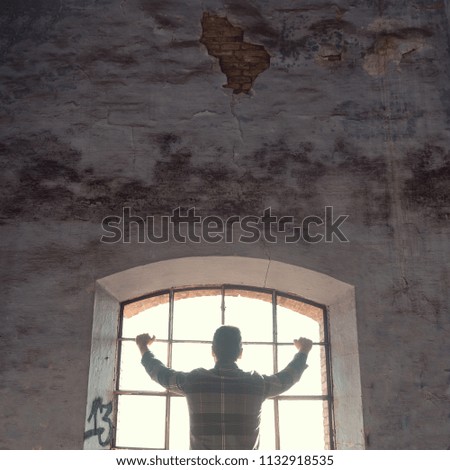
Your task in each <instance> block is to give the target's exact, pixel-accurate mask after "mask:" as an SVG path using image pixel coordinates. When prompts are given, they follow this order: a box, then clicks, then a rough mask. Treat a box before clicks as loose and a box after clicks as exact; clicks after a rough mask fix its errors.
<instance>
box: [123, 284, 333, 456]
mask: <svg viewBox="0 0 450 470" xmlns="http://www.w3.org/2000/svg"><path fill="white" fill-rule="evenodd" d="M326 320H327V319H326V311H325V310H324V309H323V308H321V307H319V306H316V305H311V304H310V303H308V302H305V301H304V300H300V299H297V298H295V297H292V296H289V295H287V294H283V293H280V292H276V291H268V290H264V291H263V290H257V289H252V288H242V287H233V286H221V287H219V288H208V289H204V288H203V289H189V290H188V289H180V290H171V291H168V292H164V293H159V294H157V295H153V296H149V297H148V298H146V299H143V300H139V301H136V302H130V303H127V304H126V305H124V306H123V314H122V322H121V335H120V338H119V344H120V348H119V363H118V371H119V373H118V377H117V380H116V396H117V401H116V405H117V416H116V426H115V429H116V432H115V440H114V442H115V446H114V447H115V448H142V449H174V450H183V449H188V448H189V414H188V410H187V404H186V400H185V399H184V398H183V397H179V396H176V395H175V394H173V393H169V392H167V391H166V390H165V389H164V388H163V387H161V386H160V385H159V384H157V383H155V382H153V381H152V380H151V379H150V377H149V376H148V375H147V373H146V372H145V370H144V368H143V367H142V365H141V364H140V353H139V351H138V348H137V347H136V344H135V342H134V338H135V337H136V335H138V334H140V333H149V334H150V335H153V334H154V335H155V336H156V338H157V341H156V342H155V343H154V344H153V345H152V347H151V351H152V352H153V353H154V354H155V356H156V357H157V358H158V359H159V360H161V361H162V362H163V363H164V364H166V365H167V366H169V367H172V368H173V369H175V370H181V371H186V372H188V371H190V370H192V369H196V368H198V367H204V368H206V369H211V368H213V367H214V360H213V357H212V355H211V345H212V337H213V334H214V332H215V330H216V329H217V328H218V327H219V326H220V325H224V324H225V325H234V326H237V327H238V328H239V329H240V330H241V333H242V340H243V343H244V345H243V350H244V351H243V356H242V359H240V360H239V361H238V366H239V367H240V368H241V369H242V370H245V371H248V370H255V371H257V372H259V373H261V374H273V373H276V372H278V371H280V370H282V369H283V368H284V367H285V366H286V365H287V364H288V363H289V362H290V361H291V360H292V358H293V356H294V354H295V353H296V349H295V347H294V346H293V344H292V343H293V339H294V338H298V337H300V336H304V337H308V338H310V339H312V340H313V342H314V346H313V348H312V350H311V352H310V354H309V356H308V365H309V367H308V369H307V370H306V371H305V372H304V374H303V376H302V378H301V380H300V382H299V383H297V384H295V385H294V386H293V387H292V388H291V389H289V390H288V391H287V392H285V393H284V394H282V395H280V396H279V397H276V398H273V399H268V400H266V401H265V402H264V404H263V410H262V422H261V442H260V449H261V450H271V449H286V450H299V449H300V450H301V449H318V450H320V449H330V448H333V441H332V436H333V433H332V419H331V417H332V396H331V390H330V388H331V386H330V379H329V377H330V374H329V367H330V365H329V359H328V358H329V343H328V338H327V333H326V332H327V323H326Z"/></svg>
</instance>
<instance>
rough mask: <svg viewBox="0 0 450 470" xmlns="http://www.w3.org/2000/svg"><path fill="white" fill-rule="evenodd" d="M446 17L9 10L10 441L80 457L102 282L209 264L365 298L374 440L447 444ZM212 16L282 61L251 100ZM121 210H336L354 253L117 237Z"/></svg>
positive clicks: (5, 334)
mask: <svg viewBox="0 0 450 470" xmlns="http://www.w3.org/2000/svg"><path fill="white" fill-rule="evenodd" d="M448 11H449V9H448V2H440V1H429V0H416V1H414V2H411V1H405V0H401V1H395V2H394V1H389V0H379V1H376V0H365V1H358V2H357V1H353V0H347V1H345V0H337V1H335V2H333V3H330V2H326V1H314V2H313V1H307V2H291V1H287V0H286V1H285V0H280V1H277V2H268V1H262V0H261V1H253V2H251V1H221V2H219V1H214V0H205V1H202V2H200V1H195V0H193V1H191V2H182V1H178V0H166V1H164V2H162V1H161V2H157V1H151V2H150V1H145V0H122V1H121V0H61V1H56V0H55V1H53V0H40V1H38V0H23V1H21V2H16V1H13V0H7V1H4V2H2V8H1V11H0V23H1V27H0V54H1V64H0V103H1V104H0V123H1V129H0V152H1V178H2V184H1V186H0V193H1V198H2V202H1V207H0V209H1V261H2V263H1V276H2V277H1V278H2V283H1V298H2V317H1V320H2V321H1V328H0V335H1V342H0V348H1V350H0V372H1V377H0V403H1V405H0V422H1V428H0V447H1V448H9V449H32V448H45V449H69V448H71V449H74V448H82V446H83V432H84V425H85V410H86V399H87V382H88V371H89V357H90V342H91V333H92V332H91V328H92V312H93V307H94V291H95V282H96V280H97V279H100V278H103V277H106V276H109V275H111V274H114V273H117V272H120V271H123V270H126V269H130V268H133V267H136V266H139V265H144V264H148V263H151V262H155V261H160V260H165V259H171V258H178V257H185V256H208V255H220V256H227V255H230V256H231V255H233V256H248V257H254V258H261V259H271V260H277V261H281V262H286V263H289V264H295V265H297V266H300V267H303V268H306V269H311V270H313V271H317V272H319V273H323V274H326V275H328V276H331V277H333V278H335V279H338V280H340V281H342V282H345V283H348V284H350V285H353V286H355V293H356V311H357V320H358V335H359V352H360V364H361V384H362V395H363V414H364V432H365V435H366V447H367V448H369V449H379V448H405V449H409V448H440V449H442V448H447V447H449V446H450V438H449V435H450V415H449V401H450V364H449V362H448V356H449V351H450V344H449V332H450V318H449V312H448V304H449V289H448V285H449V279H448V278H449V263H448V235H449V224H448V217H449V213H450V202H449V194H450V192H449V183H448V181H449V176H450V163H449V160H450V145H449V133H450V132H449V130H450V128H449V122H450V85H449V81H448V76H449V72H450V59H449V44H450V43H449V17H448ZM205 12H207V13H210V14H212V15H218V16H222V17H225V16H226V17H227V18H228V21H229V23H230V24H231V25H232V27H234V28H239V29H240V30H241V31H242V32H243V39H242V41H243V43H247V44H253V45H256V46H263V50H261V49H260V48H256V49H258V50H261V51H262V52H264V51H266V52H267V53H268V54H269V55H270V66H269V67H268V68H267V69H265V70H263V71H261V72H260V73H259V74H256V72H255V70H253V69H252V73H254V75H255V74H256V78H254V81H253V82H252V86H251V89H250V91H249V93H245V92H242V93H233V89H234V90H236V91H241V89H243V88H242V87H241V89H239V88H236V87H234V88H233V87H231V88H224V87H223V85H224V84H227V83H228V84H229V83H230V81H229V78H230V77H229V76H228V77H227V76H226V75H225V73H224V72H223V70H224V69H226V70H225V72H227V71H228V74H229V75H230V73H231V72H233V73H235V72H236V70H237V69H239V67H240V65H239V63H237V65H236V63H234V62H233V66H232V67H230V68H228V69H227V64H226V63H225V64H224V62H223V61H222V62H221V58H220V57H217V56H216V57H214V56H212V55H209V54H208V50H207V48H206V46H205V44H204V43H201V42H200V39H201V37H202V35H203V33H204V32H203V31H202V18H203V17H204V16H203V15H204V13H205ZM236 31H237V30H236ZM214 34H216V33H214ZM212 37H217V35H216V36H214V35H213V36H212ZM230 42H236V39H230V40H227V41H225V43H230ZM225 49H226V48H225ZM249 49H252V50H256V49H255V48H251V47H249ZM231 50H233V48H231ZM238 56H239V55H238ZM261 56H262V55H261ZM246 57H247V59H248V56H246V55H241V56H239V57H238V58H237V59H236V60H237V62H239V60H241V61H242V71H241V75H242V77H244V76H245V74H244V71H245V70H249V68H248V67H247V68H246V67H245V65H246V64H247V65H248V64H249V63H252V62H251V60H250V59H249V60H246ZM241 75H239V74H237V75H236V74H235V75H233V77H234V78H233V80H232V82H231V83H232V84H234V83H239V81H240V79H237V80H236V77H239V76H241ZM247 76H253V75H247ZM241 83H248V81H245V80H243V79H242V80H241ZM125 206H128V207H131V208H132V209H133V213H134V214H139V215H140V216H142V217H145V216H151V215H153V216H158V217H159V216H163V215H170V213H171V212H172V211H173V210H174V209H175V208H177V207H183V208H186V209H187V208H191V207H195V208H196V210H197V211H198V214H200V215H201V216H203V217H206V216H208V215H215V216H218V217H220V218H222V219H226V218H227V217H229V216H232V215H237V216H241V217H244V216H247V215H262V212H263V210H264V209H265V208H267V207H269V206H270V207H271V208H272V211H273V213H274V214H276V215H278V216H292V217H294V218H295V221H296V222H300V221H301V220H302V219H304V217H306V216H308V215H317V216H323V214H324V207H325V206H333V208H334V214H335V215H336V216H337V215H339V214H346V215H349V218H348V219H347V220H346V221H345V223H344V224H343V225H342V229H343V231H344V233H345V235H346V236H347V238H348V240H349V242H348V243H341V242H338V241H337V240H336V239H335V240H334V242H333V243H325V242H320V243H315V244H311V243H306V242H304V241H300V242H298V243H295V244H287V243H284V242H283V241H280V240H278V242H277V243H269V242H267V241H264V240H263V239H261V240H260V241H259V242H256V243H251V244H244V243H239V242H238V241H237V240H235V241H234V242H233V243H225V242H221V243H192V242H187V243H177V242H175V241H174V240H173V239H171V240H170V241H169V242H168V243H165V244H155V243H150V242H147V243H142V244H139V243H137V242H136V238H135V237H131V243H127V244H126V243H120V242H119V243H116V244H105V243H101V242H100V237H101V236H102V234H104V231H103V230H102V227H101V222H102V220H103V218H104V217H106V216H108V215H121V213H122V208H123V207H125Z"/></svg>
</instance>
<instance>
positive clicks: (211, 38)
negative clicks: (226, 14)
mask: <svg viewBox="0 0 450 470" xmlns="http://www.w3.org/2000/svg"><path fill="white" fill-rule="evenodd" d="M202 28H203V34H202V37H201V38H200V42H201V43H202V44H204V45H205V46H206V48H207V50H208V54H210V55H212V56H213V57H217V58H218V59H219V65H220V68H221V70H222V72H223V73H224V74H225V75H226V76H227V83H226V85H224V87H225V88H231V89H232V90H233V93H248V92H249V91H250V89H251V87H252V85H253V82H254V81H255V79H256V77H257V76H258V75H259V74H260V73H262V72H263V71H264V70H266V69H267V68H269V65H270V56H269V54H268V53H267V51H266V50H265V49H264V47H263V46H261V45H258V44H250V43H246V42H243V41H244V32H243V31H242V29H241V28H238V27H236V26H233V25H232V24H231V23H230V22H229V21H228V19H227V18H223V17H220V16H216V15H211V14H209V13H204V14H203V18H202Z"/></svg>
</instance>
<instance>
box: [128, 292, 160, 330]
mask: <svg viewBox="0 0 450 470" xmlns="http://www.w3.org/2000/svg"><path fill="white" fill-rule="evenodd" d="M150 300H153V301H154V302H155V303H156V302H159V303H160V304H157V305H156V306H154V307H151V308H145V309H144V310H142V311H140V312H139V308H138V307H145V306H148V305H151V303H150ZM143 302H144V301H139V302H135V303H133V304H129V305H126V306H125V307H124V314H123V322H122V337H123V338H135V337H136V336H137V335H139V334H141V333H148V334H149V335H151V336H153V335H155V336H156V338H157V339H167V338H168V331H169V303H168V302H169V296H168V295H163V296H158V297H154V298H151V299H147V302H146V304H143ZM162 302H165V303H162ZM135 304H136V306H135ZM136 311H138V313H136Z"/></svg>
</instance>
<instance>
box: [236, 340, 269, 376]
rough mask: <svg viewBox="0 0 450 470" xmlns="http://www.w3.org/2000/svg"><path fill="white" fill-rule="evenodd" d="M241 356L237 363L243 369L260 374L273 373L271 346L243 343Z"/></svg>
mask: <svg viewBox="0 0 450 470" xmlns="http://www.w3.org/2000/svg"><path fill="white" fill-rule="evenodd" d="M242 349H243V352H242V358H241V359H239V360H238V362H237V364H238V366H239V368H240V369H242V370H244V371H246V372H247V371H251V370H254V371H256V372H258V373H260V374H267V375H271V374H273V346H270V345H265V344H264V345H255V344H244V346H243V348H242Z"/></svg>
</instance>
